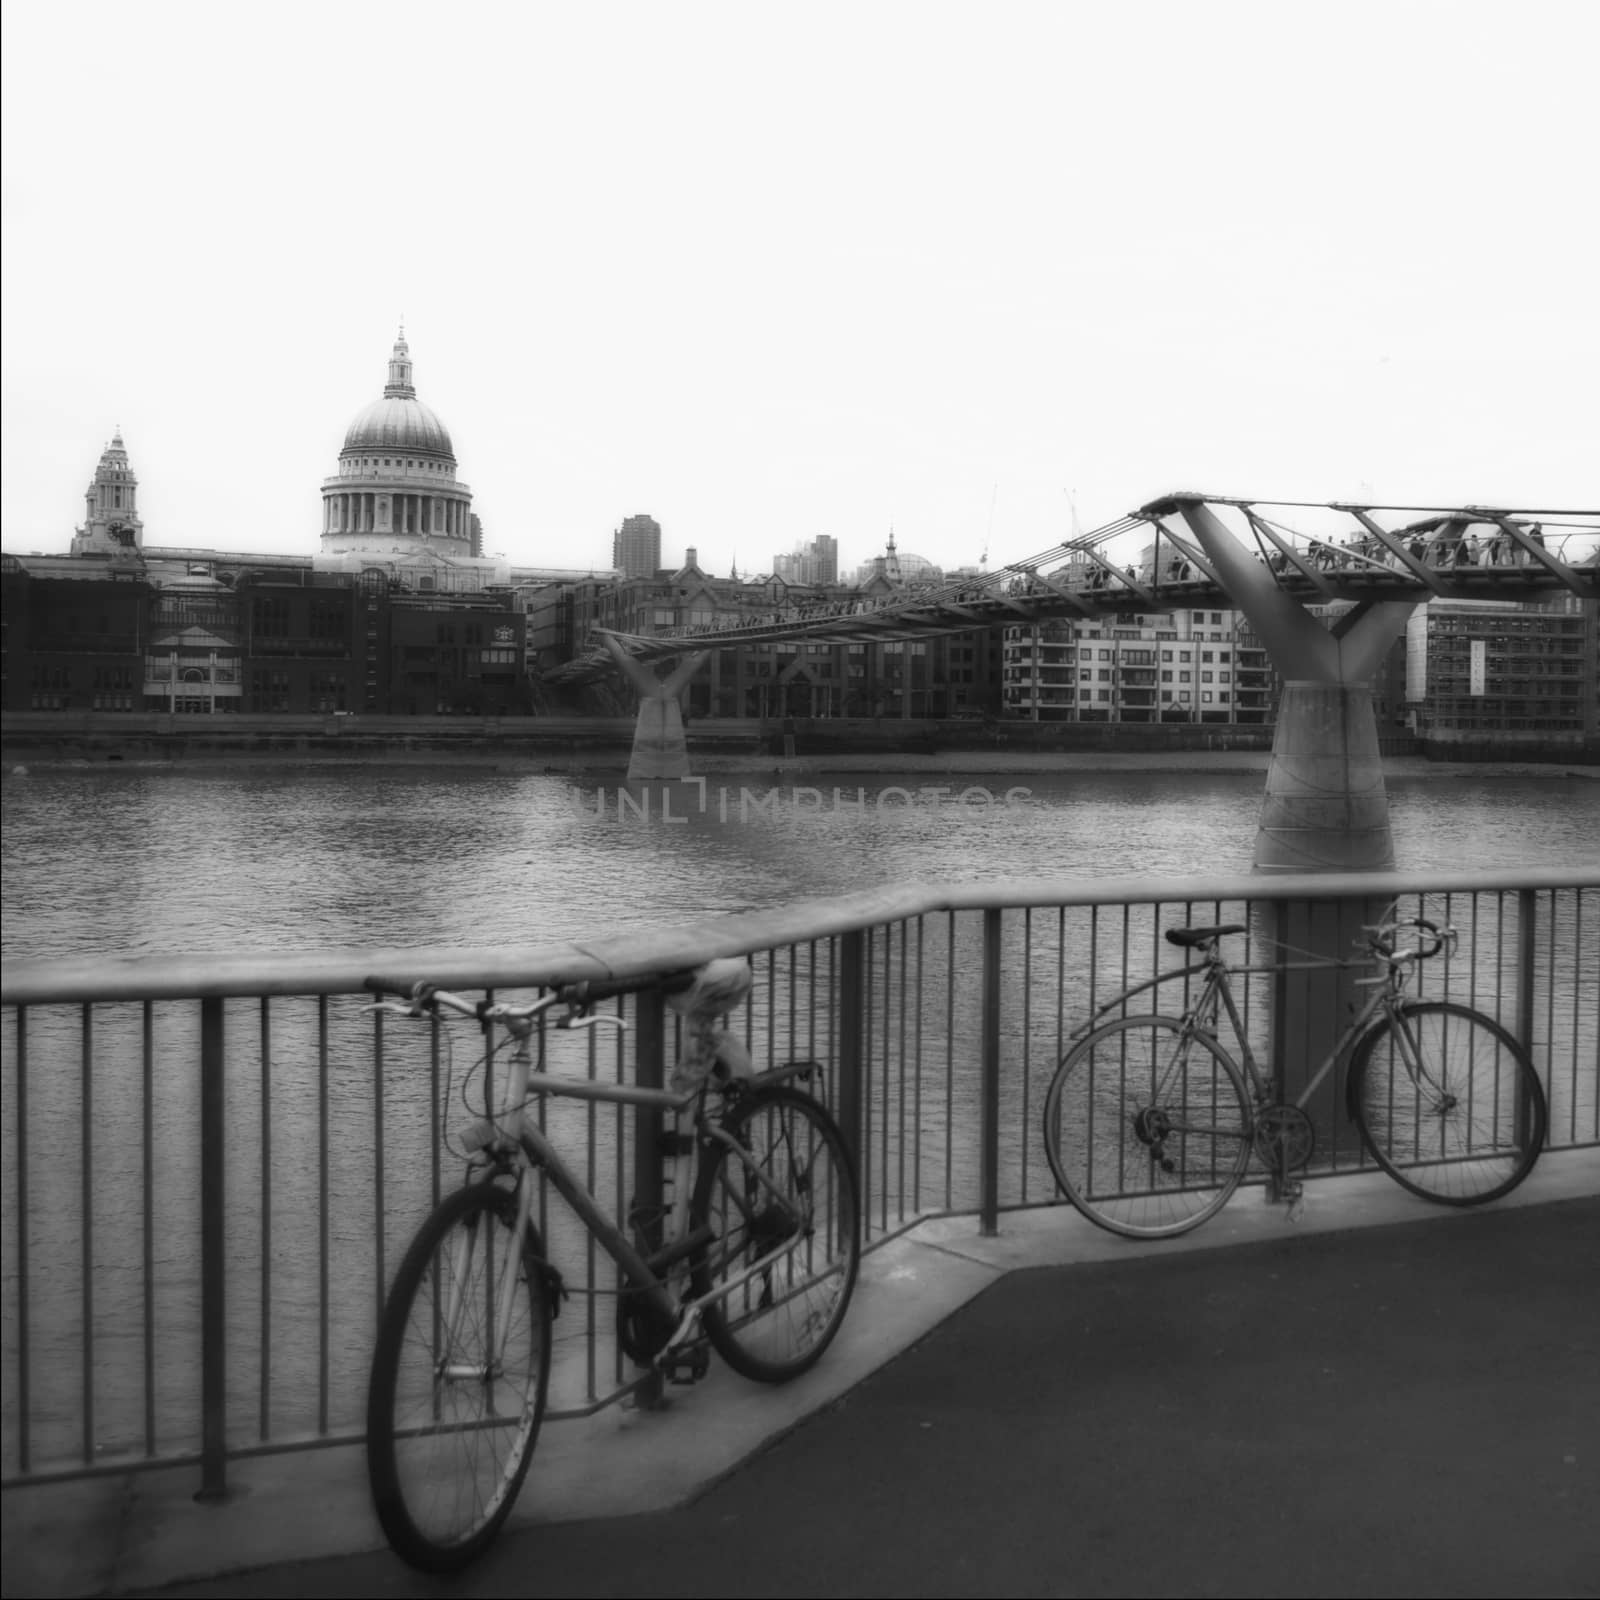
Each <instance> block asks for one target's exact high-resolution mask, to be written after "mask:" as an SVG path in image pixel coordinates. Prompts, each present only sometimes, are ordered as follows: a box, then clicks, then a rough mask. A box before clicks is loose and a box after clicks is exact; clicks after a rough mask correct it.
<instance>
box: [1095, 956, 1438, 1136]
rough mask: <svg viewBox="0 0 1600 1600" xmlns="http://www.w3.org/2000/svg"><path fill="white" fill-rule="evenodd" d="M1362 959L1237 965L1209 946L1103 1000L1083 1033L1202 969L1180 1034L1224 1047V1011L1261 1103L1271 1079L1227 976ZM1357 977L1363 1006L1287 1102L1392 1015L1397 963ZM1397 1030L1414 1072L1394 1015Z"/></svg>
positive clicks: (1322, 967)
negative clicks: (1198, 956)
mask: <svg viewBox="0 0 1600 1600" xmlns="http://www.w3.org/2000/svg"><path fill="white" fill-rule="evenodd" d="M1361 965H1366V963H1364V962H1352V961H1286V962H1274V963H1272V964H1271V965H1265V966H1262V965H1251V966H1242V967H1236V966H1233V965H1231V964H1230V963H1229V962H1228V961H1227V960H1226V959H1225V958H1224V957H1223V956H1222V955H1221V954H1220V953H1218V952H1216V951H1212V952H1211V953H1210V954H1208V955H1207V956H1206V958H1205V960H1204V961H1203V962H1200V963H1198V964H1197V963H1193V962H1191V963H1190V964H1189V965H1187V966H1182V967H1174V968H1172V970H1171V971H1168V972H1161V973H1157V974H1156V976H1155V977H1153V978H1147V979H1146V980H1145V981H1144V982H1143V983H1139V984H1135V985H1134V986H1133V988H1131V989H1125V990H1124V991H1123V992H1122V993H1121V994H1119V995H1117V996H1116V997H1115V998H1114V999H1112V1000H1108V1001H1106V1003H1105V1004H1104V1005H1102V1006H1100V1007H1099V1008H1098V1009H1097V1010H1096V1011H1095V1013H1094V1017H1093V1019H1092V1020H1091V1022H1090V1023H1089V1024H1088V1025H1086V1026H1085V1027H1084V1028H1082V1029H1080V1030H1079V1032H1080V1033H1087V1032H1088V1031H1089V1030H1090V1028H1092V1027H1096V1026H1098V1025H1099V1023H1100V1022H1101V1021H1102V1020H1103V1019H1104V1017H1105V1014H1106V1013H1107V1012H1108V1011H1111V1010H1113V1009H1114V1008H1115V1007H1117V1006H1120V1005H1122V1004H1124V1003H1125V1002H1126V1001H1128V1000H1131V999H1132V998H1133V997H1134V995H1136V994H1142V993H1143V992H1144V991H1145V990H1147V989H1154V988H1156V987H1157V986H1158V985H1160V984H1163V983H1170V982H1171V981H1172V980H1173V979H1175V978H1191V977H1193V976H1194V974H1195V973H1197V972H1201V973H1204V977H1203V978H1202V979H1201V984H1200V993H1199V995H1198V996H1197V997H1196V998H1195V1000H1194V1001H1193V1002H1192V1003H1191V1004H1190V1005H1188V1006H1186V1007H1185V1008H1184V1010H1183V1012H1182V1014H1181V1021H1182V1023H1183V1030H1184V1031H1183V1039H1184V1040H1187V1039H1189V1038H1190V1037H1192V1036H1193V1035H1195V1034H1197V1033H1205V1034H1206V1035H1208V1036H1209V1037H1210V1039H1211V1040H1212V1042H1213V1043H1215V1044H1216V1045H1217V1046H1218V1047H1219V1048H1221V1047H1222V1041H1221V1038H1220V1036H1219V1035H1220V1030H1219V1028H1218V1026H1217V1014H1218V1010H1219V1008H1220V1009H1221V1010H1225V1011H1226V1012H1227V1015H1228V1022H1229V1025H1230V1026H1231V1027H1232V1029H1233V1036H1234V1039H1235V1041H1236V1042H1237V1044H1238V1047H1239V1064H1240V1065H1241V1066H1242V1067H1243V1068H1244V1071H1245V1076H1246V1078H1247V1079H1248V1081H1249V1085H1250V1093H1251V1098H1252V1099H1253V1100H1254V1102H1255V1104H1256V1105H1257V1106H1258V1107H1260V1106H1263V1105H1268V1104H1270V1103H1272V1085H1271V1082H1270V1080H1269V1078H1268V1076H1267V1074H1266V1073H1265V1072H1263V1070H1262V1068H1261V1064H1260V1062H1259V1061H1258V1060H1257V1058H1256V1054H1255V1051H1254V1050H1252V1049H1251V1048H1250V1040H1249V1037H1248V1035H1247V1033H1246V1030H1245V1025H1244V1018H1243V1016H1242V1015H1241V1014H1240V1011H1239V1005H1238V1002H1237V1001H1236V1000H1235V999H1234V997H1233V985H1232V983H1231V982H1230V979H1231V978H1232V976H1233V975H1234V974H1236V973H1237V974H1239V975H1241V976H1249V975H1251V974H1254V973H1263V974H1277V973H1282V972H1328V971H1338V970H1348V969H1349V968H1352V967H1355V966H1361ZM1356 981H1357V982H1358V983H1363V984H1370V985H1373V986H1375V988H1376V992H1375V993H1374V994H1373V996H1372V998H1371V999H1370V1000H1369V1001H1368V1002H1367V1003H1366V1005H1365V1006H1363V1007H1362V1008H1361V1011H1360V1012H1359V1013H1358V1014H1357V1016H1356V1017H1355V1019H1354V1021H1352V1022H1350V1023H1349V1024H1348V1025H1347V1026H1346V1027H1345V1029H1344V1031H1343V1032H1342V1033H1340V1035H1339V1037H1338V1038H1337V1039H1335V1040H1334V1042H1333V1045H1332V1047H1331V1048H1330V1049H1329V1051H1328V1053H1327V1055H1326V1056H1324V1057H1323V1059H1322V1062H1321V1064H1320V1065H1319V1066H1318V1067H1317V1070H1316V1071H1315V1072H1314V1073H1312V1075H1311V1077H1310V1079H1309V1080H1308V1081H1307V1083H1306V1086H1305V1087H1304V1088H1303V1089H1302V1090H1301V1091H1300V1093H1299V1095H1297V1096H1296V1098H1295V1099H1294V1100H1292V1101H1288V1102H1286V1103H1287V1104H1290V1105H1293V1106H1295V1107H1297V1108H1298V1109H1300V1110H1304V1109H1305V1107H1306V1106H1307V1105H1308V1104H1309V1103H1310V1100H1311V1097H1312V1096H1313V1095H1314V1094H1315V1093H1316V1092H1317V1090H1318V1088H1320V1087H1321V1085H1322V1082H1323V1080H1324V1079H1325V1078H1326V1077H1327V1076H1328V1074H1329V1073H1330V1072H1332V1071H1333V1069H1334V1067H1335V1066H1336V1065H1337V1064H1338V1063H1339V1061H1340V1060H1341V1059H1342V1057H1343V1056H1344V1054H1345V1052H1346V1051H1347V1050H1348V1049H1349V1048H1350V1046H1351V1045H1352V1044H1354V1043H1355V1041H1356V1040H1357V1039H1359V1038H1360V1037H1361V1035H1362V1034H1363V1033H1365V1032H1366V1030H1367V1028H1368V1027H1369V1026H1370V1025H1371V1023H1372V1021H1373V1019H1374V1018H1375V1017H1376V1016H1377V1015H1378V1014H1379V1012H1382V1011H1387V1012H1389V1013H1390V1015H1391V1016H1392V1017H1394V1016H1396V1012H1397V1007H1396V1004H1395V1001H1396V998H1397V996H1398V995H1399V993H1400V984H1401V981H1402V980H1401V979H1400V977H1399V969H1396V968H1391V969H1390V971H1389V972H1388V973H1387V974H1386V975H1384V976H1383V977H1381V978H1370V979H1357V980H1356ZM1395 1031H1396V1034H1397V1036H1398V1037H1399V1038H1400V1039H1401V1040H1402V1041H1403V1045H1404V1051H1405V1056H1406V1066H1407V1069H1408V1071H1410V1072H1411V1073H1412V1075H1413V1076H1415V1075H1416V1072H1417V1068H1418V1062H1417V1052H1416V1046H1415V1042H1414V1041H1413V1040H1412V1038H1411V1035H1410V1032H1409V1030H1407V1029H1405V1028H1403V1027H1401V1026H1399V1024H1398V1019H1397V1020H1396V1029H1395Z"/></svg>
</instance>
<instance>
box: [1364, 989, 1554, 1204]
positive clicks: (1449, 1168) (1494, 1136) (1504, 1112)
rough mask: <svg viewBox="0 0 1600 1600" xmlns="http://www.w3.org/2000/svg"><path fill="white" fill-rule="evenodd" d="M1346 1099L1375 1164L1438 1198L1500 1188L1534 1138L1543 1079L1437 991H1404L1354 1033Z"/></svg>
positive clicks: (1538, 1142)
mask: <svg viewBox="0 0 1600 1600" xmlns="http://www.w3.org/2000/svg"><path fill="white" fill-rule="evenodd" d="M1350 1103H1351V1108H1352V1110H1353V1111H1354V1113H1355V1119H1356V1126H1357V1127H1358V1128H1359V1129H1360V1130H1361V1137H1362V1139H1363V1140H1364V1141H1365V1143H1366V1146H1367V1149H1368V1150H1370V1151H1371V1152H1372V1155H1373V1158H1374V1159H1375V1160H1376V1161H1377V1163H1378V1165H1379V1166H1380V1167H1382V1168H1383V1170H1384V1171H1385V1172H1387V1173H1388V1174H1389V1176H1390V1177H1391V1178H1393V1179H1394V1180H1395V1182H1396V1183H1399V1184H1403V1185H1404V1186H1405V1187H1406V1188H1407V1189H1409V1190H1411V1192H1412V1193H1413V1194H1420V1195H1421V1196H1423V1198H1424V1199H1427V1200H1437V1201H1439V1202H1441V1203H1442V1204H1444V1205H1447V1206H1475V1205H1482V1204H1483V1203H1484V1202H1485V1201H1489V1200H1498V1199H1499V1198H1500V1197H1501V1196H1502V1195H1505V1194H1509V1193H1510V1192H1511V1191H1512V1190H1513V1189H1515V1188H1516V1186H1517V1185H1518V1184H1519V1183H1521V1182H1522V1180H1523V1179H1524V1178H1526V1177H1527V1175H1528V1174H1529V1173H1530V1172H1531V1171H1532V1170H1533V1164H1534V1162H1535V1161H1537V1160H1538V1159H1539V1151H1540V1150H1541V1149H1542V1148H1543V1146H1544V1136H1545V1124H1546V1121H1547V1118H1548V1112H1547V1110H1546V1106H1545V1097H1544V1086H1543V1085H1542V1084H1541V1083H1540V1082H1539V1074H1538V1073H1537V1072H1536V1071H1535V1070H1534V1066H1533V1063H1532V1062H1531V1061H1530V1060H1529V1059H1528V1057H1527V1054H1526V1053H1525V1052H1524V1050H1523V1049H1522V1046H1521V1045H1519V1044H1518V1043H1517V1041H1516V1040H1515V1039H1513V1038H1512V1037H1511V1035H1510V1034H1509V1033H1507V1032H1506V1030H1505V1029H1504V1028H1502V1027H1501V1026H1500V1024H1499V1023H1498V1022H1496V1021H1494V1020H1493V1018H1491V1017H1486V1016H1484V1015H1483V1014H1482V1012H1479V1011H1473V1010H1470V1009H1469V1008H1468V1007H1466V1006H1460V1005H1455V1004H1452V1003H1451V1002H1450V1001H1447V1000H1411V1001H1407V1002H1406V1003H1405V1004H1404V1005H1402V1006H1400V1007H1399V1008H1398V1010H1397V1011H1395V1012H1392V1013H1391V1014H1390V1016H1389V1018H1388V1020H1387V1021H1385V1022H1383V1023H1382V1024H1380V1025H1379V1026H1378V1027H1377V1028H1375V1029H1374V1030H1373V1031H1372V1032H1371V1033H1369V1034H1367V1035H1366V1036H1365V1037H1364V1038H1363V1039H1362V1040H1361V1042H1360V1044H1359V1045H1357V1047H1356V1053H1355V1056H1354V1058H1353V1060H1352V1061H1351V1064H1350Z"/></svg>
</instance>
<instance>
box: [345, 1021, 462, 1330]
mask: <svg viewBox="0 0 1600 1600" xmlns="http://www.w3.org/2000/svg"><path fill="white" fill-rule="evenodd" d="M373 1015H374V1016H375V1017H376V1019H377V1024H378V1025H377V1027H376V1028H375V1029H373V1033H372V1169H373V1170H372V1243H373V1254H374V1255H375V1256H376V1258H377V1271H376V1274H375V1277H374V1282H373V1285H372V1288H373V1297H374V1301H375V1307H374V1317H375V1321H374V1324H373V1325H374V1327H376V1326H377V1324H378V1323H379V1322H382V1320H383V1299H384V1290H385V1289H386V1288H387V1286H388V1282H389V1275H388V1273H387V1272H386V1271H385V1270H384V1259H383V1243H384V1225H383V1224H384V1207H385V1205H386V1201H385V1198H384V1181H383V1180H384V1160H383V1057H384V1050H383V1013H382V1012H381V1011H378V1012H374V1013H373ZM487 1071H488V1069H487V1068H485V1075H486V1076H487Z"/></svg>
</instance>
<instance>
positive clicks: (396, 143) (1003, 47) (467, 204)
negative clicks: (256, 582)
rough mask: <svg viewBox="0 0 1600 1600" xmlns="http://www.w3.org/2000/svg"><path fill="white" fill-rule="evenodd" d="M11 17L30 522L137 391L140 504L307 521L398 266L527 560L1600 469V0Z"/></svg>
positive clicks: (1515, 498) (914, 538) (1591, 484)
mask: <svg viewBox="0 0 1600 1600" xmlns="http://www.w3.org/2000/svg"><path fill="white" fill-rule="evenodd" d="M3 61H4V103H3V104H4V146H3V149H4V225H5V232H4V279H3V284H4V322H5V326H4V478H3V481H4V506H3V524H0V531H3V538H4V546H5V548H6V549H7V550H10V551H14V552H20V553H26V552H28V551H30V550H41V551H52V550H64V549H65V548H66V545H67V541H68V540H69V539H70V537H71V533H72V528H73V525H74V523H75V522H78V521H81V519H82V515H83V493H84V490H85V488H86V487H87V485H88V483H89V480H90V478H91V477H92V475H93V471H94V467H95V464H96V462H97V460H98V458H99V455H100V451H101V449H102V448H103V447H104V445H105V443H106V442H107V441H108V440H109V439H110V438H111V436H112V433H113V432H114V430H115V429H116V428H117V427H118V426H119V425H120V427H121V429H122V432H123V436H124V439H125V441H126V444H127V447H128V451H129V455H130V458H131V463H132V466H133V469H134V471H135V472H136V474H137V475H138V478H139V506H140V512H141V515H142V517H143V519H144V523H145V537H146V540H147V541H148V542H150V543H154V544H173V545H215V546H219V547H223V548H233V549H249V550H261V551H307V552H309V551H311V550H314V549H315V548H316V547H317V539H318V533H319V531H320V527H321V506H320V498H319V493H318V491H319V487H320V484H321V482H322V480H323V479H324V478H325V477H328V476H330V475H331V474H332V473H333V472H334V471H335V469H336V461H337V456H338V451H339V448H340V445H341V444H342V443H343V439H344V432H345V429H346V427H347V426H348V425H349V422H350V420H351V419H352V418H353V417H354V415H355V414H356V413H357V412H358V411H359V410H360V409H361V408H362V407H363V406H365V405H366V404H368V403H369V402H370V401H372V400H375V399H377V398H378V397H379V395H380V394H381V392H382V388H383V383H384V381H385V377H386V371H387V361H388V356H389V349H390V345H391V344H392V342H393V339H394V335H395V330H396V326H397V324H398V323H399V321H400V320H401V317H402V315H403V317H404V320H405V326H406V333H407V338H408V340H409V342H410V346H411V354H412V358H413V361H414V363H415V377H416V383H417V390H418V395H419V397H420V398H421V399H422V400H423V401H424V402H426V403H427V404H428V405H430V406H431V407H432V408H433V409H434V410H435V411H436V412H437V413H438V414H439V416H440V417H441V418H442V419H443V421H444V422H445V424H446V426H447V427H448V428H449V429H450V432H451V436H452V438H453V440H454V444H455V450H456V457H457V460H458V463H459V472H460V476H461V478H462V479H463V480H464V481H465V482H466V483H467V484H469V485H470V486H471V488H472V490H473V493H474V509H475V510H477V511H478V513H479V515H480V516H481V517H482V518H483V521H484V527H485V533H486V547H487V548H488V549H489V550H491V551H499V552H503V553H505V554H506V555H507V556H509V557H510V558H511V559H512V560H513V561H515V562H521V563H544V564H550V565H559V566H583V565H589V564H599V565H605V564H607V563H609V560H610V554H611V543H610V535H611V530H612V529H613V528H614V527H615V526H616V525H617V524H618V523H619V522H620V521H621V520H622V518H623V517H625V516H627V515H629V514H631V513H634V512H641V511H647V512H649V513H651V514H652V515H654V516H655V517H656V518H657V519H658V520H659V521H660V522H661V524H662V528H663V559H664V560H670V561H675V560H676V559H677V558H678V557H679V555H680V554H681V551H682V550H683V548H684V547H685V546H688V545H694V546H697V547H698V550H699V553H700V560H701V564H702V565H703V566H705V567H707V568H708V569H709V570H712V571H714V572H726V571H727V570H728V565H729V563H730V561H732V560H733V559H734V558H735V557H736V558H737V560H738V563H739V567H740V570H741V571H745V572H748V571H751V570H765V569H766V568H767V567H768V566H769V565H770V562H771V558H772V556H773V554H774V553H776V552H780V551H785V550H788V549H790V548H791V547H792V546H793V545H794V544H795V543H796V542H798V541H801V540H805V539H809V538H811V537H812V536H813V535H815V534H818V533H831V534H833V535H834V536H835V537H836V538H837V539H838V540H839V542H840V550H841V557H842V561H843V563H844V564H845V565H847V566H853V565H854V564H855V563H857V562H860V561H863V560H865V559H867V558H868V557H869V556H871V555H872V554H873V553H875V552H876V551H878V550H880V549H881V548H882V545H883V541H884V538H885V536H886V534H887V533H888V531H889V529H890V527H891V526H892V527H893V528H894V530H895V533H896V537H897V543H898V545H899V547H900V548H901V550H903V551H914V552H916V553H918V554H921V555H924V556H927V557H929V558H931V559H933V560H935V561H938V562H940V563H942V564H945V565H956V564H960V563H970V562H975V561H976V560H977V559H978V558H979V556H980V555H982V554H983V552H984V549H985V546H986V545H987V546H988V548H989V553H990V559H991V563H994V564H999V563H1002V562H1004V561H1006V560H1010V559H1014V558H1017V557H1020V556H1023V555H1027V554H1031V553H1033V552H1035V551H1038V550H1040V549H1042V548H1043V547H1044V546H1046V545H1047V544H1049V543H1050V542H1052V541H1053V540H1055V539H1057V538H1061V537H1064V536H1066V535H1067V534H1068V533H1069V531H1070V527H1071V523H1070V516H1071V513H1070V503H1075V504H1076V508H1077V512H1078V517H1079V519H1080V522H1081V525H1082V527H1083V528H1085V529H1088V528H1092V527H1094V526H1096V525H1098V524H1101V523H1104V522H1107V521H1109V520H1110V519H1112V518H1113V517H1115V516H1118V515H1120V514H1121V513H1122V512H1124V511H1126V510H1129V509H1131V508H1133V507H1134V506H1137V505H1139V504H1140V503H1142V502H1144V501H1146V500H1149V499H1152V498H1154V497H1155V496H1157V495H1158V494H1161V493H1163V492H1165V491H1168V490H1172V489H1177V488H1196V489H1202V490H1206V491H1209V492H1212V493H1224V494H1242V495H1250V496H1254V497H1259V498H1261V499H1263V500H1267V499H1273V498H1281V499H1293V500H1322V499H1329V498H1333V499H1337V498H1356V497H1363V498H1366V497H1370V498H1372V499H1375V500H1377V501H1379V502H1381V503H1385V504H1411V503H1420V504H1438V503H1463V502H1479V503H1496V504H1501V505H1508V506H1512V507H1522V508H1532V507H1572V508H1584V507H1594V506H1597V505H1600V178H1597V174H1600V161H1597V156H1600V109H1597V95H1596V89H1595V85H1596V82H1597V76H1596V62H1597V61H1600V5H1596V4H1594V3H1593V0H1564V3H1543V4H1540V3H1529V0H1517V3H1515V4H1513V3H1512V0H1496V3H1494V4H1484V3H1480V0H1460V3H1453V4H1423V3H1415V0H1413V3H1404V0H1398V3H1397V0H1384V3H1382V4H1372V5H1369V4H1362V3H1349V0H1345V3H1339V4H1332V3H1320V4H1308V3H1291V0H1274V3H1271V4H1242V3H1241V4H1216V3H1209V0H1197V3H1193V4H1182V5H1180V4H1165V3H1147V4H1132V3H1114V0H1096V3H1094V4H1071V3H1056V4H1051V5H1043V4H1005V3H1002V0H975V3H971V4H959V5H956V4H941V3H935V0H924V3H921V4H900V3H877V4H874V3H872V0H854V3H852V4H842V5H840V4H832V3H825V0H807V3H805V4H787V5H783V4H775V3H772V4H767V3H758V0H745V3H741V4H696V3H691V0H661V3H656V4H649V5H635V4H602V3H592V0H583V3H579V0H569V3H565V4H559V5H557V4H537V3H533V4H509V3H507V4H500V5H488V4H473V3H470V0H465V3H458V4H455V5H451V6H442V5H437V4H430V5H426V6H424V5H414V4H404V3H401V4H395V3H391V4H384V5H369V4H366V3H364V0H362V3H348V0H344V3H341V0H320V3H318V4H316V5H311V4H303V3H300V0H289V3H282V4H278V5H275V6H271V7H254V6H251V7H246V6H240V5H225V4H217V3H216V0H207V3H205V4H189V3H163V0H142V3H140V4H137V5H135V4H131V3H128V0H122V3H119V4H114V5H113V4H100V3H72V0H10V3H8V4H7V5H6V8H5V20H4V57H3ZM1069 495H1070V497H1071V502H1069Z"/></svg>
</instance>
